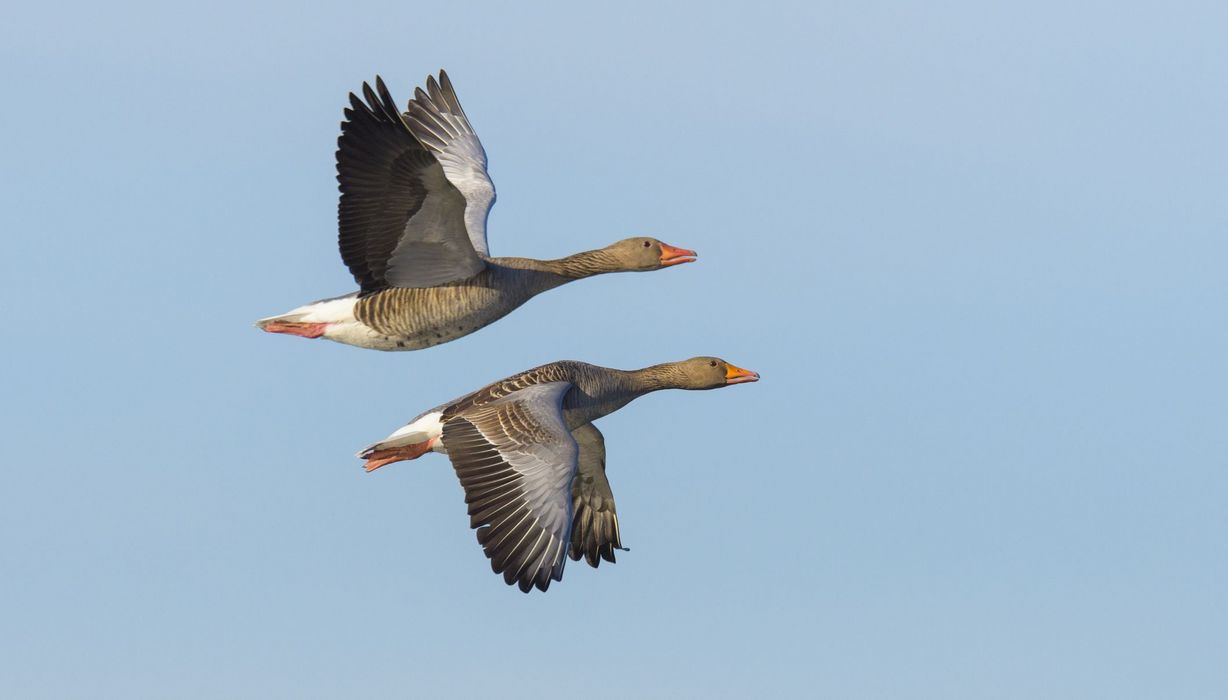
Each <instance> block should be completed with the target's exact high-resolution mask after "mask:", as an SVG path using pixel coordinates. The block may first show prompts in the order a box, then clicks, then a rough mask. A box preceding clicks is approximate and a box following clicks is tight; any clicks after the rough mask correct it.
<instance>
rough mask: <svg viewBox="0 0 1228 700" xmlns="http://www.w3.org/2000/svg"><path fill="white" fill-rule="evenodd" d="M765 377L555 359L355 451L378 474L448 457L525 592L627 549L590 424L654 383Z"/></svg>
mask: <svg viewBox="0 0 1228 700" xmlns="http://www.w3.org/2000/svg"><path fill="white" fill-rule="evenodd" d="M758 379H759V375H758V374H756V373H755V372H751V371H749V370H745V369H741V368H738V367H735V366H733V365H731V364H729V363H728V362H725V361H724V360H721V359H719V358H715V357H695V358H692V359H690V360H684V361H682V362H668V363H665V364H661V365H653V366H652V367H645V368H644V369H638V370H630V371H624V370H618V369H610V368H608V367H598V366H596V365H589V364H585V363H583V362H574V361H569V360H564V361H560V362H552V363H550V364H548V365H542V366H541V367H536V368H534V369H530V370H528V371H525V372H521V373H520V374H516V375H513V376H511V377H508V378H507V379H501V380H499V381H497V382H494V383H492V384H489V385H487V386H485V387H483V388H481V389H478V390H477V391H475V392H473V393H471V394H467V395H465V396H462V397H460V398H458V399H456V400H454V401H449V402H448V403H445V404H443V405H441V406H437V407H435V408H432V409H431V410H429V411H426V412H425V413H422V414H421V415H419V416H418V417H417V418H415V419H414V420H412V421H410V423H409V424H408V425H406V426H405V427H403V428H401V429H400V430H397V431H396V432H394V433H392V434H391V435H389V436H388V437H387V438H385V439H384V440H382V441H380V442H377V443H375V444H374V445H371V446H370V447H367V448H366V449H364V450H363V451H362V452H359V453H358V456H359V457H360V458H362V459H365V460H366V461H367V463H366V470H367V471H368V472H371V471H374V470H376V469H378V468H380V467H382V466H384V465H386V464H391V463H392V462H399V461H401V460H406V459H417V458H418V457H421V456H422V455H424V454H426V453H427V452H441V453H443V454H446V455H447V456H448V459H449V460H451V462H452V467H453V468H454V469H455V470H456V475H457V476H458V477H459V478H460V482H461V487H462V488H463V489H464V490H465V502H466V503H467V504H469V526H470V527H472V528H475V529H477V537H478V543H479V544H481V545H482V549H483V550H484V551H485V552H486V556H487V557H488V558H489V559H490V565H491V568H492V569H493V570H494V572H495V573H496V574H503V580H504V581H506V582H507V584H508V585H512V584H517V585H519V587H520V590H522V591H524V592H525V593H528V592H529V591H530V590H531V589H532V588H533V587H534V586H536V587H537V588H538V589H540V590H543V591H544V590H546V588H548V587H549V586H550V581H551V580H555V581H559V580H562V578H563V565H564V564H566V562H567V556H568V555H570V556H571V558H572V559H573V560H576V561H579V560H580V558H581V557H584V558H585V559H586V560H587V561H588V563H589V564H590V565H591V566H593V567H594V568H595V567H597V566H598V563H599V561H600V560H601V559H605V560H606V561H609V562H613V561H614V550H616V549H622V542H621V540H620V537H619V532H618V514H617V512H616V510H615V508H614V495H613V493H612V492H611V491H610V483H609V481H608V480H607V479H606V475H605V440H604V438H603V437H602V435H601V432H600V431H599V430H597V428H596V426H594V425H593V421H595V420H597V419H598V418H601V417H602V416H606V415H609V414H610V413H613V412H614V411H617V410H618V409H620V408H622V407H623V406H625V405H627V404H628V403H629V402H631V401H632V400H634V399H636V398H637V397H640V396H643V395H644V394H647V393H649V392H652V391H657V390H660V389H716V388H718V387H722V386H729V385H731V384H741V383H744V382H753V381H757V380H758Z"/></svg>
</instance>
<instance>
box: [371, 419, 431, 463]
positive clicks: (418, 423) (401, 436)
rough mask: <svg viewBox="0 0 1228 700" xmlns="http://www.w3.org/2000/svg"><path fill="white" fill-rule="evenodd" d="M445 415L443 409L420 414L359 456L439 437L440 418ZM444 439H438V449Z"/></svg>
mask: <svg viewBox="0 0 1228 700" xmlns="http://www.w3.org/2000/svg"><path fill="white" fill-rule="evenodd" d="M442 415H443V412H442V411H432V412H430V413H426V414H424V415H421V416H419V417H418V418H417V419H415V420H414V421H413V422H412V423H410V424H409V425H407V426H405V427H403V428H401V429H399V430H397V431H395V432H393V433H392V434H391V435H389V436H388V437H386V438H384V439H383V440H380V441H379V442H377V443H375V444H372V445H368V446H366V447H365V448H363V450H362V451H361V452H359V453H358V457H359V458H361V459H366V458H367V457H368V456H369V455H370V454H371V453H372V452H375V451H377V450H387V449H391V448H393V447H405V446H406V445H416V444H418V443H421V442H426V441H427V440H430V439H431V438H438V437H440V436H441V435H443V424H442V423H440V422H439V418H440V417H441V416H442ZM441 442H442V441H436V451H439V450H438V448H440V447H442V445H441Z"/></svg>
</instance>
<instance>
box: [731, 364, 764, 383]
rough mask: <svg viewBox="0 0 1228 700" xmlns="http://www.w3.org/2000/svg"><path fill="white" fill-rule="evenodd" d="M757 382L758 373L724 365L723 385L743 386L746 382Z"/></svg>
mask: <svg viewBox="0 0 1228 700" xmlns="http://www.w3.org/2000/svg"><path fill="white" fill-rule="evenodd" d="M757 381H759V373H758V372H752V371H750V370H748V369H742V368H741V367H735V366H733V365H731V364H729V363H725V383H726V384H744V383H746V382H757Z"/></svg>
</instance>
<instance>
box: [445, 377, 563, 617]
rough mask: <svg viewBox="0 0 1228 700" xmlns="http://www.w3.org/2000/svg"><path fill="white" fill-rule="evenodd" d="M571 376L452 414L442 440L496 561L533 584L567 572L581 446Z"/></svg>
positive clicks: (526, 585) (522, 583) (523, 583)
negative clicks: (572, 415) (572, 419)
mask: <svg viewBox="0 0 1228 700" xmlns="http://www.w3.org/2000/svg"><path fill="white" fill-rule="evenodd" d="M571 387H572V384H571V383H570V382H548V383H544V384H536V385H533V386H529V387H526V388H523V389H519V390H517V391H514V392H512V393H510V394H508V395H506V396H503V397H501V398H498V399H495V400H494V401H491V402H490V403H486V404H482V405H480V406H474V407H472V408H469V409H467V410H465V411H464V412H462V413H460V414H457V415H455V416H453V417H451V418H450V419H448V420H447V421H446V422H445V423H444V426H443V441H444V444H445V445H446V446H447V450H448V459H450V460H451V461H452V466H453V468H454V469H455V470H456V475H457V476H458V477H459V478H460V482H461V486H462V487H463V488H464V490H465V502H466V503H468V504H469V524H470V527H473V528H476V529H477V538H478V543H479V544H481V545H482V549H483V550H484V551H485V552H486V556H487V557H488V558H490V565H491V568H492V569H493V570H494V572H495V573H497V574H503V580H504V581H506V582H507V583H508V585H511V584H513V583H515V584H517V585H518V586H519V587H520V590H522V591H524V592H526V593H527V592H528V591H529V590H531V589H532V588H533V587H534V586H536V587H537V588H538V589H540V590H543V591H544V590H546V589H547V588H548V587H549V586H550V581H551V580H552V579H553V580H555V581H558V580H561V579H562V578H563V567H564V565H565V564H566V563H567V551H568V534H569V532H570V530H571V521H572V496H571V487H572V480H573V478H574V476H575V473H576V461H577V455H578V452H579V448H578V446H577V444H576V441H575V439H574V438H572V436H571V432H570V431H568V430H567V425H566V424H565V423H564V422H563V414H562V403H563V396H564V394H566V393H567V391H568V390H569V389H571Z"/></svg>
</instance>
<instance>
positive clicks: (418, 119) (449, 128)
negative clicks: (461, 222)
mask: <svg viewBox="0 0 1228 700" xmlns="http://www.w3.org/2000/svg"><path fill="white" fill-rule="evenodd" d="M405 123H406V124H408V125H409V128H410V130H411V131H413V132H414V136H417V137H418V141H419V142H420V143H421V144H422V145H423V146H425V147H426V149H427V150H429V151H430V152H431V154H432V155H434V156H435V159H436V160H437V161H439V165H440V166H442V167H443V173H444V175H446V176H447V178H448V182H450V183H452V185H453V186H454V187H455V188H456V189H457V190H458V191H459V192H460V193H461V194H462V195H464V197H465V229H466V231H468V233H469V242H470V243H471V244H472V245H473V249H474V250H476V251H477V252H478V254H479V255H482V256H484V257H485V256H489V255H490V249H489V247H488V246H487V245H486V217H487V215H489V214H490V208H491V207H492V206H494V203H495V184H494V183H493V182H491V181H490V174H489V173H487V172H486V149H484V148H482V142H481V141H479V140H478V135H477V133H476V132H474V130H473V126H472V125H470V124H469V117H467V116H465V110H464V109H462V108H461V104H460V100H458V99H457V98H456V90H454V89H453V88H452V81H451V80H449V79H448V74H447V72H446V71H443V70H441V71H439V82H435V77H434V76H428V77H427V79H426V91H425V92H424V91H423V90H422V88H415V89H414V99H412V100H410V102H409V107H408V111H406V112H405Z"/></svg>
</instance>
